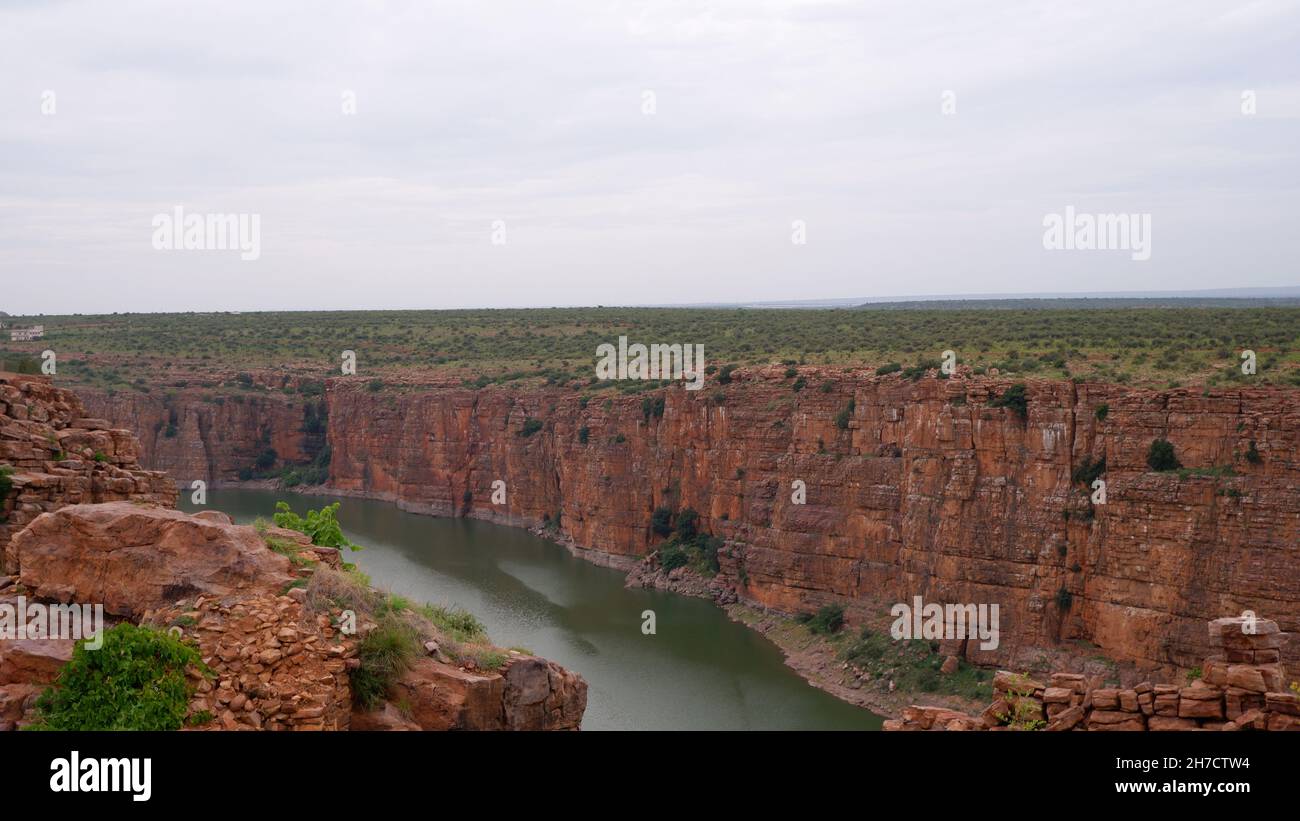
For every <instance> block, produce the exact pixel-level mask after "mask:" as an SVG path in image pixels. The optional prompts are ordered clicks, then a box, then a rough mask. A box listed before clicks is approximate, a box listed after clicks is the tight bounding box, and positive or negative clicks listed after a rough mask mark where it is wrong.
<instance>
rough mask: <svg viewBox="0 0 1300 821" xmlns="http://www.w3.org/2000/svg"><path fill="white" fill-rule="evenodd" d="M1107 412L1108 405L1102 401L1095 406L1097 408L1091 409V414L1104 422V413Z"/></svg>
mask: <svg viewBox="0 0 1300 821" xmlns="http://www.w3.org/2000/svg"><path fill="white" fill-rule="evenodd" d="M1109 413H1110V405H1107V404H1106V403H1104V402H1103V403H1102V404H1100V405H1098V406H1097V410H1095V411H1093V415H1094V416H1096V417H1097V421H1098V422H1105V421H1106V415H1107V414H1109Z"/></svg>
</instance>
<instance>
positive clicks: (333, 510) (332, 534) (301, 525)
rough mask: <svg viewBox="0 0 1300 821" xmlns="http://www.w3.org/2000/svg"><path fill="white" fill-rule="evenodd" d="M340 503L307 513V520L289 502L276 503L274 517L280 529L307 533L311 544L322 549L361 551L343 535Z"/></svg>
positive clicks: (358, 546) (359, 547)
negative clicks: (340, 520) (338, 515)
mask: <svg viewBox="0 0 1300 821" xmlns="http://www.w3.org/2000/svg"><path fill="white" fill-rule="evenodd" d="M338 510H339V503H338V502H335V503H334V504H332V505H326V506H325V507H323V508H321V509H320V510H309V511H307V516H306V518H303V517H302V516H299V515H298V514H297V513H294V512H293V510H292V509H291V508H290V507H289V504H288V503H287V502H276V503H275V515H274V516H273V517H272V518H273V519H274V520H275V524H276V525H277V526H278V527H283V528H286V529H288V530H296V531H298V532H299V533H305V534H307V536H309V537H310V538H311V543H312V544H315V545H321V546H322V547H338V548H344V547H346V548H347V549H348V550H361V549H362V548H361V546H360V545H356V544H353V543H352V542H351V541H349V540H348V537H347V536H344V535H343V528H342V527H340V526H339V522H338V518H337V513H338Z"/></svg>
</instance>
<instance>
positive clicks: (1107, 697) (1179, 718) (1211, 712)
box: [884, 617, 1300, 732]
mask: <svg viewBox="0 0 1300 821" xmlns="http://www.w3.org/2000/svg"><path fill="white" fill-rule="evenodd" d="M1209 628H1210V629H1209V637H1210V639H1211V641H1212V643H1214V644H1216V645H1218V646H1219V647H1220V649H1221V653H1220V655H1219V656H1217V657H1215V658H1211V659H1207V660H1206V662H1205V668H1204V676H1203V677H1201V678H1197V679H1195V680H1192V681H1190V682H1189V683H1188V684H1186V685H1185V686H1182V685H1177V684H1154V685H1153V684H1151V683H1150V682H1142V683H1140V684H1137V685H1135V686H1134V687H1130V688H1119V687H1103V686H1102V682H1101V680H1100V677H1094V678H1091V679H1089V678H1088V677H1085V676H1082V675H1078V674H1071V673H1055V674H1053V675H1052V676H1051V678H1050V680H1049V681H1048V682H1046V683H1044V682H1041V681H1037V680H1035V679H1033V678H1031V677H1029V676H1027V675H1020V674H1016V673H1011V672H1008V671H1005V670H1004V671H1000V672H999V673H998V674H997V675H996V676H995V677H994V679H993V691H994V701H993V703H992V704H990V705H989V706H988V708H987V709H985V710H984V712H983V713H981V714H980V715H979V716H978V717H976V716H969V715H966V714H964V713H961V712H958V711H956V710H949V709H944V708H941V707H921V706H911V707H908V708H907V709H905V710H904V711H903V715H902V717H901V718H899V719H893V720H890V721H886V722H885V724H884V729H885V730H1048V731H1053V732H1060V731H1069V730H1074V731H1084V730H1087V731H1093V732H1116V731H1144V730H1150V731H1157V732H1160V731H1171V730H1228V731H1234V730H1300V693H1297V692H1292V691H1290V690H1288V689H1287V685H1286V678H1285V675H1284V673H1283V670H1282V666H1281V665H1280V664H1278V663H1277V662H1276V660H1275V654H1276V652H1277V650H1278V649H1279V648H1281V647H1283V646H1284V644H1285V642H1284V638H1285V635H1284V634H1282V633H1281V632H1280V631H1279V629H1278V625H1277V623H1276V622H1274V621H1270V620H1267V619H1246V618H1241V617H1238V618H1224V619H1216V620H1214V621H1212V622H1210V624H1209ZM1261 654H1262V658H1264V659H1269V660H1268V661H1259V660H1258V659H1259V658H1260V657H1261ZM1247 659H1248V660H1247Z"/></svg>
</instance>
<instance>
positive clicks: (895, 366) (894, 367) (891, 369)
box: [876, 362, 903, 376]
mask: <svg viewBox="0 0 1300 821" xmlns="http://www.w3.org/2000/svg"><path fill="white" fill-rule="evenodd" d="M902 369H903V366H902V365H901V364H899V363H897V362H890V363H888V364H885V365H881V366H880V367H879V368H876V376H884V375H885V374H887V373H898V372H899V371H901V370H902Z"/></svg>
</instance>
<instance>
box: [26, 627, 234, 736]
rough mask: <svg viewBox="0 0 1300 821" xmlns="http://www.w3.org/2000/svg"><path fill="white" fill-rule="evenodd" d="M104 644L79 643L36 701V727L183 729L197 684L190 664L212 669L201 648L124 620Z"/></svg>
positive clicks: (112, 631)
mask: <svg viewBox="0 0 1300 821" xmlns="http://www.w3.org/2000/svg"><path fill="white" fill-rule="evenodd" d="M103 642H104V643H103V646H102V647H100V648H99V649H97V650H88V649H87V648H86V641H85V640H82V641H79V642H77V645H76V647H75V648H74V649H73V651H72V659H71V660H69V661H68V663H67V664H65V665H64V666H63V669H62V670H61V671H59V676H58V679H57V680H56V682H55V685H56V686H54V687H50V688H49V689H47V690H46V691H45V692H44V693H42V694H41V696H40V698H38V699H37V701H36V711H37V720H36V722H35V724H34V725H33V729H43V730H178V729H180V727H181V725H182V724H183V723H184V721H185V713H186V710H187V709H188V707H189V701H190V697H191V696H192V695H193V693H194V685H193V684H192V683H191V680H190V679H187V678H186V671H187V670H188V669H196V670H198V671H200V672H202V673H204V674H209V671H208V669H207V667H206V666H205V665H204V664H203V660H202V659H201V658H200V657H199V652H198V650H196V649H194V648H193V647H191V646H189V645H187V644H185V643H184V642H182V641H181V640H179V639H177V638H175V637H173V636H171V635H168V634H167V633H165V632H162V631H160V630H156V629H153V628H151V627H137V626H136V625H134V624H130V623H126V622H124V623H122V624H118V625H116V626H114V627H112V628H111V629H109V630H105V631H104V633H103Z"/></svg>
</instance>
